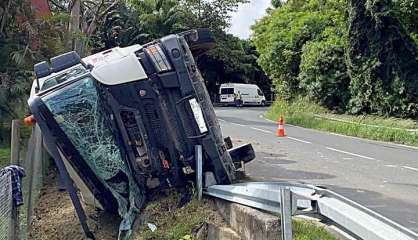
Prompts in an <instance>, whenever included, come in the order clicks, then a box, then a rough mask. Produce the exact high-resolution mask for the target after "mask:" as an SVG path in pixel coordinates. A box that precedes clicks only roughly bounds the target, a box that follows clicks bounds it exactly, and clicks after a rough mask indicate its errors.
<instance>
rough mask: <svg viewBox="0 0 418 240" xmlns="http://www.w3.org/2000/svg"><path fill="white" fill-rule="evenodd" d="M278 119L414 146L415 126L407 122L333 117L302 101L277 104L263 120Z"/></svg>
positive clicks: (374, 117) (417, 140)
mask: <svg viewBox="0 0 418 240" xmlns="http://www.w3.org/2000/svg"><path fill="white" fill-rule="evenodd" d="M280 116H283V117H284V120H285V122H286V123H289V124H293V125H297V126H301V127H306V128H313V129H318V130H324V131H329V132H334V133H339V134H344V135H348V136H354V137H361V138H367V139H372V140H379V141H386V142H395V143H402V144H408V145H414V146H418V122H417V121H414V120H411V119H402V118H395V117H390V118H386V117H381V116H377V115H349V114H335V113H333V112H331V111H329V110H328V109H326V108H325V107H322V106H320V105H318V104H315V103H313V102H310V101H308V100H307V99H302V98H298V99H295V100H293V101H285V100H277V101H276V102H275V103H274V104H273V105H272V106H271V108H270V110H269V111H268V113H267V115H266V117H267V118H269V119H271V120H274V121H276V120H277V119H278V118H279V117H280Z"/></svg>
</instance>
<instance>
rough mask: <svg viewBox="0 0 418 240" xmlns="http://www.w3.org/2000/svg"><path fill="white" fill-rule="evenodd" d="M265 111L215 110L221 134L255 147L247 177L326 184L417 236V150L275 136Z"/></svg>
mask: <svg viewBox="0 0 418 240" xmlns="http://www.w3.org/2000/svg"><path fill="white" fill-rule="evenodd" d="M266 111H267V108H261V107H252V108H241V109H237V108H233V107H230V108H216V114H217V116H218V118H219V122H220V124H221V128H222V131H223V135H224V136H231V138H232V139H233V140H234V139H235V140H238V141H239V142H242V143H247V142H250V143H252V144H253V146H254V149H255V151H256V156H257V158H256V159H255V160H254V161H252V162H251V163H249V164H248V165H247V168H246V171H247V174H248V175H249V176H250V177H252V178H254V179H257V180H263V181H276V180H286V181H296V182H305V183H311V184H315V185H321V186H326V187H327V188H329V189H332V190H334V191H335V192H337V193H340V194H342V195H344V196H346V197H348V198H350V199H352V200H354V201H356V202H358V203H360V204H362V205H364V206H366V207H368V208H370V209H373V210H374V211H376V212H378V213H380V214H382V215H383V216H386V217H388V218H389V219H391V220H393V221H395V222H398V223H400V224H402V225H403V226H405V227H408V228H409V229H411V230H413V231H415V232H418V148H414V147H407V146H402V145H396V144H389V143H382V142H377V141H370V140H364V139H359V138H353V137H346V136H341V135H337V134H332V133H326V132H322V131H317V130H311V129H305V128H301V127H297V126H290V125H285V131H286V135H287V137H283V138H279V137H276V135H275V132H276V129H277V124H276V123H274V122H272V121H268V120H266V119H265V118H264V114H265V112H266ZM285 120H286V119H285Z"/></svg>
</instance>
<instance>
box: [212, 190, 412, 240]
mask: <svg viewBox="0 0 418 240" xmlns="http://www.w3.org/2000/svg"><path fill="white" fill-rule="evenodd" d="M284 188H289V189H290V191H291V192H292V194H291V196H292V198H291V200H290V203H288V204H290V205H291V206H292V207H291V209H292V214H293V215H303V214H312V213H316V214H319V215H320V216H322V217H325V218H327V219H329V220H331V221H333V222H334V223H336V224H337V225H339V226H340V227H341V228H342V229H343V230H345V231H347V232H348V233H349V234H352V235H354V236H355V237H357V238H360V239H367V240H415V239H418V234H416V233H414V232H412V231H410V230H409V229H407V228H405V227H403V226H401V225H399V224H397V223H395V222H393V221H391V220H389V219H387V218H385V217H384V216H381V215H380V214H378V213H376V212H374V211H372V210H370V209H368V208H366V207H363V206H361V205H360V204H358V203H355V202H353V201H351V200H349V199H347V198H345V197H343V196H341V195H339V194H336V193H334V192H332V191H330V190H327V189H323V188H319V187H316V186H312V185H305V184H294V183H288V182H249V183H239V184H232V185H213V186H210V187H208V188H207V189H206V191H205V192H204V193H205V194H206V195H209V196H213V197H216V198H220V199H224V200H227V201H231V202H236V203H239V204H243V205H246V206H250V207H254V208H258V209H261V210H265V211H269V212H273V213H281V212H282V210H281V201H282V200H281V197H280V195H281V194H280V190H281V189H284ZM282 194H283V193H282ZM282 230H283V229H282Z"/></svg>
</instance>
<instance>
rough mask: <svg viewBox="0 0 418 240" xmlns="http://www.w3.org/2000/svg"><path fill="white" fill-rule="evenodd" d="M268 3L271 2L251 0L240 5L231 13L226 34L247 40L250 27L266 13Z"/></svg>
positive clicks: (269, 0) (268, 0) (267, 0)
mask: <svg viewBox="0 0 418 240" xmlns="http://www.w3.org/2000/svg"><path fill="white" fill-rule="evenodd" d="M270 2H271V0H251V1H250V3H246V4H241V6H239V8H238V11H237V12H234V13H231V17H232V19H231V27H230V28H229V29H228V32H229V33H232V34H233V35H235V36H237V37H239V38H243V39H247V38H249V37H250V34H251V29H250V26H251V25H253V24H254V23H255V21H256V20H258V19H260V18H261V17H262V16H263V15H264V14H265V13H266V9H267V7H269V6H270Z"/></svg>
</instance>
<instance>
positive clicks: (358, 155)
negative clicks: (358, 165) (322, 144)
mask: <svg viewBox="0 0 418 240" xmlns="http://www.w3.org/2000/svg"><path fill="white" fill-rule="evenodd" d="M326 149H328V150H331V151H334V152H339V153H345V154H348V155H351V156H356V157H360V158H365V159H369V160H375V159H374V158H372V157H367V156H364V155H360V154H356V153H351V152H346V151H343V150H339V149H335V148H331V147H326Z"/></svg>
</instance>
